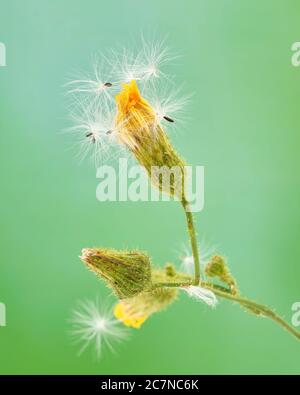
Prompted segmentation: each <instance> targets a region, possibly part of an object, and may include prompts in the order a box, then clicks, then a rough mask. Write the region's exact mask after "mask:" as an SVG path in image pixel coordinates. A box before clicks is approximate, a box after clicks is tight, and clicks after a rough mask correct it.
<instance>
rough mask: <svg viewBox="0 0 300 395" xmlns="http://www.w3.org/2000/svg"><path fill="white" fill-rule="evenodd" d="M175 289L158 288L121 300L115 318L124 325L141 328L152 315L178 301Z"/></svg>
mask: <svg viewBox="0 0 300 395" xmlns="http://www.w3.org/2000/svg"><path fill="white" fill-rule="evenodd" d="M177 293H178V290H177V289H175V288H157V289H153V290H151V291H146V292H141V293H140V294H138V295H136V296H134V297H132V298H128V299H123V300H121V301H120V302H119V303H118V304H117V305H116V306H115V308H114V315H115V317H116V318H117V319H118V320H120V321H121V322H122V323H123V324H124V325H126V326H129V327H131V328H136V329H138V328H140V327H141V325H142V324H143V323H144V322H145V321H146V320H147V318H149V317H150V315H152V314H154V313H156V312H158V311H161V310H163V309H164V308H166V307H167V306H168V305H169V304H171V303H172V302H174V300H175V299H176V296H177Z"/></svg>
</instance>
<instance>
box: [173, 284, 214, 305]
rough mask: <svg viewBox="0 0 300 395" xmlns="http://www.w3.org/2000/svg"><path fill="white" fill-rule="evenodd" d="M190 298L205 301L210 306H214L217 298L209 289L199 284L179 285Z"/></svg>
mask: <svg viewBox="0 0 300 395" xmlns="http://www.w3.org/2000/svg"><path fill="white" fill-rule="evenodd" d="M180 289H182V290H183V291H185V292H186V293H187V294H188V295H189V296H190V297H191V298H195V299H198V300H200V301H201V302H204V303H206V304H207V305H208V306H210V307H216V305H217V303H218V300H217V298H216V295H215V294H214V293H213V292H212V291H210V290H209V289H205V288H202V287H199V286H195V285H190V286H188V287H181V288H180Z"/></svg>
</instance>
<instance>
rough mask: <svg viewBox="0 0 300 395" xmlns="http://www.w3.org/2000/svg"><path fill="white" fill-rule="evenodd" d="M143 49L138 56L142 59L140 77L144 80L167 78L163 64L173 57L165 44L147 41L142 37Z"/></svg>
mask: <svg viewBox="0 0 300 395" xmlns="http://www.w3.org/2000/svg"><path fill="white" fill-rule="evenodd" d="M142 41H143V49H142V51H141V54H140V55H139V58H141V59H142V62H143V63H142V64H141V75H142V79H143V80H144V81H146V82H148V81H151V80H154V79H157V78H161V77H164V78H167V75H166V74H165V73H164V72H163V70H162V69H163V66H164V65H165V64H166V63H168V62H170V61H171V60H173V59H174V58H175V57H174V56H172V54H171V53H170V52H169V50H168V48H167V47H166V45H165V42H164V41H163V40H162V41H158V42H155V41H154V42H150V43H149V42H147V41H146V40H145V39H144V38H142Z"/></svg>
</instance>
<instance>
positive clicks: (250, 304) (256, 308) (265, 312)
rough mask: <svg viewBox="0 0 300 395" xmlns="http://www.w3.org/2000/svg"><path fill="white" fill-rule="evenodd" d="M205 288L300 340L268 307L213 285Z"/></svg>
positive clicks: (295, 332)
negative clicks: (260, 316) (273, 322)
mask: <svg viewBox="0 0 300 395" xmlns="http://www.w3.org/2000/svg"><path fill="white" fill-rule="evenodd" d="M203 285H204V284H203ZM205 288H207V289H210V290H211V291H213V292H214V293H215V294H216V295H218V296H220V297H222V298H224V299H228V300H231V301H233V302H235V303H239V304H240V305H242V306H244V307H246V308H248V309H249V310H250V311H253V312H255V313H256V314H257V315H262V316H264V317H268V318H270V319H271V320H273V321H275V322H276V323H277V324H279V325H280V326H282V327H283V328H284V329H286V330H287V331H288V332H289V333H291V334H292V335H294V336H295V337H296V338H297V339H299V340H300V332H298V331H297V330H296V329H295V328H293V327H292V326H291V325H289V324H288V323H287V322H286V321H285V320H284V319H283V318H282V317H280V316H279V315H278V314H277V313H275V311H273V310H272V309H270V308H269V307H268V306H265V305H263V304H259V303H256V302H254V301H252V300H249V299H246V298H242V297H240V296H238V295H232V294H230V293H228V292H224V291H221V290H220V289H219V288H218V287H216V286H214V285H213V284H211V285H208V284H207V283H206V284H205Z"/></svg>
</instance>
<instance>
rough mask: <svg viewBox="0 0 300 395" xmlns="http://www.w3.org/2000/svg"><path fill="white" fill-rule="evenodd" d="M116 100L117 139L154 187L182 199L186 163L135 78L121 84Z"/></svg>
mask: <svg viewBox="0 0 300 395" xmlns="http://www.w3.org/2000/svg"><path fill="white" fill-rule="evenodd" d="M116 102H117V117H116V129H117V130H118V132H119V141H120V142H121V143H122V144H124V145H125V146H126V147H127V148H128V149H129V150H130V151H131V152H132V153H133V154H134V156H135V157H136V159H137V160H138V162H139V163H140V164H141V165H142V166H143V167H145V169H146V170H147V173H148V175H149V177H150V178H151V182H152V184H153V185H154V186H155V187H157V188H158V189H159V190H161V191H162V192H165V193H168V194H169V195H171V196H176V197H177V198H179V199H180V200H182V197H183V192H184V191H183V187H184V172H185V170H184V165H185V164H184V162H183V160H182V159H181V158H180V157H179V155H178V154H177V152H176V151H175V150H174V148H173V146H172V145H171V143H170V141H169V139H168V137H167V135H166V133H165V132H164V130H163V128H162V127H161V125H160V124H159V122H158V121H157V115H156V114H155V111H154V110H153V108H152V107H151V105H150V104H149V103H148V102H147V100H145V99H144V98H143V97H142V96H141V94H140V92H139V89H138V86H137V83H136V81H134V80H133V81H131V82H130V83H129V84H123V90H122V91H121V92H120V93H119V94H118V95H117V96H116Z"/></svg>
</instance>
